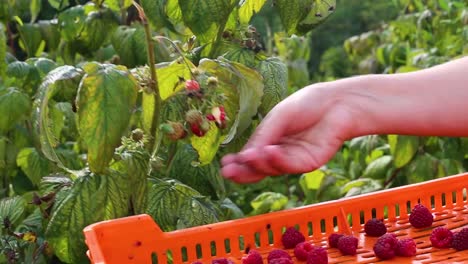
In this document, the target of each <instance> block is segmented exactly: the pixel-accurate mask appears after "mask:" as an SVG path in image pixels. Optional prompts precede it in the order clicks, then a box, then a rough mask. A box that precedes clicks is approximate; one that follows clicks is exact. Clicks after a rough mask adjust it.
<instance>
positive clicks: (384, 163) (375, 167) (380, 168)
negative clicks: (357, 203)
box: [363, 155, 393, 179]
mask: <svg viewBox="0 0 468 264" xmlns="http://www.w3.org/2000/svg"><path fill="white" fill-rule="evenodd" d="M392 161H393V157H392V156H390V155H384V156H382V157H380V158H378V159H376V160H374V161H372V162H371V163H369V165H367V167H366V169H365V170H364V173H363V177H365V178H373V179H384V178H385V177H386V175H387V172H388V169H389V168H390V165H391V164H392Z"/></svg>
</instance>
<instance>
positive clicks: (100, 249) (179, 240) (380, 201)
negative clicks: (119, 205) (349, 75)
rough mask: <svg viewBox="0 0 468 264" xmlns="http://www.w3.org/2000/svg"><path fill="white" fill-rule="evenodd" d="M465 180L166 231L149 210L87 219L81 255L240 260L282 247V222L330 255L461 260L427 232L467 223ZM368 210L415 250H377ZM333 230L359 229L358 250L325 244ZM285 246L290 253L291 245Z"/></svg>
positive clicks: (143, 263)
mask: <svg viewBox="0 0 468 264" xmlns="http://www.w3.org/2000/svg"><path fill="white" fill-rule="evenodd" d="M467 188H468V173H467V174H460V175H454V176H450V177H446V178H441V179H437V180H432V181H428V182H425V183H420V184H414V185H408V186H404V187H399V188H394V189H390V190H384V191H379V192H374V193H371V194H365V195H360V196H355V197H350V198H345V199H340V200H336V201H331V202H324V203H320V204H314V205H310V206H304V207H300V208H295V209H290V210H284V211H280V212H273V213H268V214H264V215H258V216H253V217H248V218H244V219H240V220H233V221H225V222H220V223H215V224H210V225H204V226H199V227H194V228H188V229H183V230H177V231H172V232H162V231H161V229H160V228H159V227H158V225H157V224H156V223H155V222H154V221H153V219H152V218H151V217H150V216H148V215H138V216H131V217H126V218H121V219H116V220H110V221H103V222H99V223H95V224H92V225H90V226H88V227H86V228H85V229H84V234H85V238H86V243H87V245H88V247H89V251H88V256H89V258H90V259H91V261H92V263H95V264H104V263H105V264H116V263H118V264H126V263H138V264H149V263H152V255H153V257H154V256H157V263H159V264H162V263H191V262H193V261H196V260H199V261H201V262H203V263H211V260H213V259H216V258H220V257H226V258H229V259H231V260H233V261H234V263H241V261H240V259H241V257H242V256H243V255H244V254H245V252H246V251H247V250H249V249H256V250H257V251H259V252H260V253H261V254H262V255H263V256H264V257H265V259H266V256H267V254H268V252H269V251H270V250H272V249H274V248H282V245H281V234H282V232H283V230H284V229H285V228H286V227H289V226H296V227H298V228H299V230H300V231H301V232H302V233H303V234H304V235H305V236H306V239H308V240H309V241H311V242H313V243H314V244H315V245H320V246H323V247H326V248H327V249H328V256H329V263H375V262H382V263H384V262H385V263H468V250H465V251H455V250H454V249H437V248H433V247H432V246H431V242H430V240H429V236H430V234H431V231H432V229H433V228H435V227H438V226H446V227H448V228H450V229H452V230H453V231H457V230H460V229H461V228H462V227H464V226H467V225H468V207H467V203H468V202H467V197H466V190H467ZM418 202H420V203H422V204H424V205H425V206H426V207H428V208H431V209H432V212H433V214H434V216H435V219H434V223H433V225H432V227H431V228H426V229H415V228H413V227H411V225H410V224H409V222H408V216H409V212H410V211H411V209H412V208H413V206H414V205H415V204H417V203H418ZM372 217H377V218H383V219H385V223H386V225H387V227H388V231H389V232H393V233H395V234H396V235H398V236H399V238H402V237H412V238H414V239H415V241H416V243H417V255H416V256H415V257H412V258H407V257H397V258H394V259H391V260H387V261H381V260H379V259H378V258H376V257H375V256H374V253H373V250H372V247H373V245H374V243H375V241H376V238H373V237H367V236H366V235H365V234H364V231H363V224H364V223H365V222H366V221H367V220H368V219H370V218H372ZM333 232H342V233H348V234H353V235H354V236H356V237H358V238H359V248H358V254H357V255H356V256H343V255H341V254H340V252H339V251H338V250H337V249H329V248H328V243H327V237H328V235H329V234H331V233H333ZM213 248H215V252H214V253H212V252H213V251H212V249H213ZM289 252H290V254H291V256H294V254H293V252H292V250H290V251H289ZM168 256H172V262H171V261H170V259H171V257H168ZM265 263H266V261H265ZM297 263H305V262H299V261H297Z"/></svg>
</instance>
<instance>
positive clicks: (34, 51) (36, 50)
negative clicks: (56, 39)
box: [18, 24, 45, 57]
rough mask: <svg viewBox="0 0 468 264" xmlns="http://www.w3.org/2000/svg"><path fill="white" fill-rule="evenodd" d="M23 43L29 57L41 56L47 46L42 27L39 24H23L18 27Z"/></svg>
mask: <svg viewBox="0 0 468 264" xmlns="http://www.w3.org/2000/svg"><path fill="white" fill-rule="evenodd" d="M18 31H19V34H20V37H21V44H22V45H23V46H24V48H25V51H26V53H27V54H28V57H35V56H39V55H40V54H41V53H42V51H43V50H44V47H45V41H44V40H43V39H42V33H41V29H40V28H39V26H38V25H37V24H23V25H21V26H20V27H18Z"/></svg>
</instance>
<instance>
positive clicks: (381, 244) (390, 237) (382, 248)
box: [374, 234, 398, 259]
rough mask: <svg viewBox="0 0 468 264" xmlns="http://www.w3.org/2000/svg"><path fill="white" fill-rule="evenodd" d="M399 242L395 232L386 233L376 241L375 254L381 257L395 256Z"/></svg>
mask: <svg viewBox="0 0 468 264" xmlns="http://www.w3.org/2000/svg"><path fill="white" fill-rule="evenodd" d="M397 244H398V240H397V239H396V236H395V234H385V235H383V236H381V237H379V238H378V239H377V242H375V245H374V254H375V255H376V256H377V257H378V258H380V259H391V258H393V257H395V253H396V252H395V251H396V248H397Z"/></svg>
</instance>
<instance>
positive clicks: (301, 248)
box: [294, 242, 314, 261]
mask: <svg viewBox="0 0 468 264" xmlns="http://www.w3.org/2000/svg"><path fill="white" fill-rule="evenodd" d="M312 249H314V246H312V244H311V243H309V242H301V243H299V244H297V245H296V247H295V248H294V256H296V258H297V259H298V260H302V261H305V260H307V254H308V253H309V252H310V251H311V250H312Z"/></svg>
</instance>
